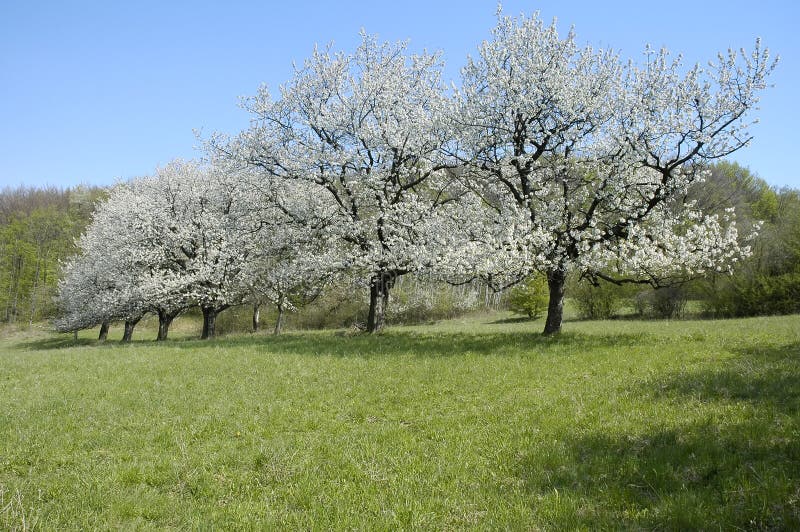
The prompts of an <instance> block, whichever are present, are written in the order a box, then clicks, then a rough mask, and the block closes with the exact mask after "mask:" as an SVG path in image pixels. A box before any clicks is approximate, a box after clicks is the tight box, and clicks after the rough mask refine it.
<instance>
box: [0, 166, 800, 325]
mask: <svg viewBox="0 0 800 532" xmlns="http://www.w3.org/2000/svg"><path fill="white" fill-rule="evenodd" d="M710 170H711V171H710V174H709V176H708V178H707V179H706V180H705V182H703V183H698V184H695V185H694V188H693V189H692V190H690V192H689V194H690V199H694V200H695V201H697V202H698V204H699V206H700V207H701V208H702V209H703V211H704V212H707V213H715V212H716V213H719V214H722V213H723V212H724V210H725V209H726V208H728V207H731V206H733V207H735V208H736V215H737V225H738V227H739V229H740V234H742V235H747V234H749V233H750V232H751V231H752V228H753V227H754V226H760V227H759V228H758V236H757V237H756V238H755V239H754V240H753V241H751V242H749V245H750V247H751V248H752V255H751V256H750V257H749V258H748V259H746V260H744V261H743V262H742V263H740V264H739V265H738V267H737V268H736V270H735V272H734V274H733V275H721V274H713V275H709V276H707V277H704V278H701V279H695V280H693V281H691V282H689V283H685V284H682V285H679V286H676V287H670V288H665V289H658V290H649V289H647V288H646V287H630V286H627V287H616V286H609V285H605V286H604V285H601V286H599V287H592V286H589V285H583V286H579V287H576V289H575V290H574V291H573V292H572V293H573V294H574V297H575V299H576V302H577V303H578V308H579V309H581V311H582V313H583V314H584V315H585V316H586V317H595V318H603V317H611V316H613V315H614V313H615V309H619V308H620V307H621V306H630V305H633V306H634V307H635V308H636V309H637V311H639V312H640V313H641V314H642V315H649V316H654V317H674V316H677V315H680V313H681V312H682V311H683V309H684V303H685V301H686V300H687V299H692V300H698V301H700V302H701V304H702V306H701V309H702V312H703V313H704V314H706V315H708V316H712V317H735V316H753V315H763V314H786V313H797V312H800V190H797V189H791V188H782V189H777V188H775V187H771V186H769V184H768V183H767V182H766V181H764V180H763V179H761V178H759V177H757V176H756V175H755V174H753V173H752V172H751V171H750V170H748V169H747V168H744V167H742V166H740V165H738V164H736V163H729V162H718V163H716V164H715V165H713V166H712V167H711V168H710ZM104 195H105V190H104V189H103V188H100V187H86V186H79V187H75V188H70V189H59V188H44V189H40V188H28V187H19V188H5V189H3V190H2V191H0V321H2V322H6V323H33V322H37V321H42V320H47V319H50V318H52V317H54V316H55V315H56V311H57V309H56V308H55V306H54V301H53V296H54V295H55V293H56V288H57V285H58V279H59V275H60V264H61V263H62V261H63V260H64V259H65V258H67V257H69V256H70V255H72V254H73V253H74V251H75V249H74V241H75V238H77V237H78V236H79V235H80V234H81V233H82V232H83V231H84V229H85V228H86V226H87V225H88V223H89V222H90V221H91V216H92V211H93V209H94V206H95V204H96V202H97V201H98V200H99V199H101V198H103V197H104ZM573 282H577V280H573ZM417 284H419V283H412V284H410V285H409V290H411V291H410V292H409V293H408V294H406V293H405V292H408V291H409V290H404V289H402V288H401V290H399V291H398V292H397V294H396V296H395V302H396V308H395V309H393V310H395V311H398V312H399V313H400V314H401V315H402V314H403V312H408V311H409V309H412V308H413V309H416V311H415V312H413V318H412V316H411V315H410V316H408V317H407V319H412V320H425V319H431V318H435V317H436V316H440V315H451V314H452V312H450V311H447V309H442V308H439V307H441V306H442V304H444V303H442V304H439V303H441V302H437V304H436V305H433V304H426V305H423V307H424V308H428V307H430V308H431V309H434V308H435V312H434V311H433V310H431V311H430V312H431V316H426V315H425V314H426V312H424V311H420V309H418V308H417V304H416V301H415V298H416V297H417V295H416V290H414V289H413V288H412V287H414V286H416V285H417ZM424 284H425V283H423V285H424ZM443 288H444V287H443ZM425 292H426V294H428V298H430V294H432V293H433V292H430V289H426V291H425ZM451 292H452V294H451ZM461 292H463V289H462V290H461ZM461 292H459V294H461ZM480 292H481V291H480V290H479V291H478V292H477V293H480ZM442 294H446V295H447V297H445V296H442V297H441V298H439V299H442V301H444V302H445V303H446V302H447V301H450V304H451V305H452V306H453V309H451V310H453V311H455V310H458V309H461V310H464V309H467V307H470V308H471V307H472V305H464V304H463V302H459V301H457V300H458V299H459V298H463V297H465V296H464V295H463V294H461V295H458V294H456V293H455V292H454V291H453V290H449V289H447V290H444V292H442ZM472 296H474V294H472ZM472 296H470V297H472ZM409 298H410V299H409ZM327 299H330V298H327ZM327 299H326V298H322V299H321V300H320V302H319V303H318V306H319V305H322V304H323V303H322V302H323V301H327ZM467 299H469V298H467ZM357 306H358V307H359V308H360V307H361V306H362V305H357ZM313 307H314V305H313V304H312V305H311V308H309V309H308V310H307V311H306V312H307V313H308V312H310V313H311V315H314V312H315V310H314V308H313ZM423 310H424V309H423ZM434 314H435V315H436V316H434ZM400 321H406V320H400Z"/></svg>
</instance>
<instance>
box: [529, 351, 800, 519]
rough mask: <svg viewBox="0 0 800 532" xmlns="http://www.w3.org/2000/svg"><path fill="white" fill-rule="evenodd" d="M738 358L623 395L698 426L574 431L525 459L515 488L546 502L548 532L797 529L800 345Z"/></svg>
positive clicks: (741, 353) (739, 353) (651, 381)
mask: <svg viewBox="0 0 800 532" xmlns="http://www.w3.org/2000/svg"><path fill="white" fill-rule="evenodd" d="M734 352H735V354H736V355H737V356H736V357H735V358H734V359H732V360H725V362H724V365H722V364H720V365H719V366H718V367H715V366H712V367H708V366H706V367H704V368H701V369H694V368H689V369H686V370H681V371H679V372H675V373H672V374H667V375H664V376H662V377H657V378H655V379H648V380H647V381H644V382H638V383H633V384H632V385H631V386H630V391H631V395H632V396H634V397H642V401H643V403H645V402H648V401H650V402H652V401H655V402H662V401H663V402H667V403H668V404H669V407H668V408H669V409H670V410H672V411H674V412H681V411H682V410H684V409H686V410H687V411H692V412H694V413H695V414H694V419H697V418H698V417H699V416H698V415H697V412H702V411H704V410H705V411H706V412H707V413H706V420H705V421H702V422H687V423H684V424H681V425H680V426H678V427H667V428H655V429H653V428H652V427H653V425H659V424H660V420H658V419H655V420H653V421H652V422H651V423H649V424H648V427H643V428H642V430H641V431H638V430H634V431H632V432H629V433H626V434H605V433H602V432H594V433H591V434H588V435H587V434H586V433H585V432H579V431H577V430H576V431H574V434H568V435H566V436H564V435H563V434H559V435H558V436H555V437H554V438H553V439H554V440H559V441H562V442H566V443H563V444H561V446H560V447H558V446H554V449H548V450H545V452H542V448H537V449H534V450H531V451H529V452H527V453H523V458H522V459H521V460H520V461H519V463H518V467H519V476H520V478H521V479H522V481H523V483H524V485H525V487H526V489H527V490H528V492H529V493H530V496H531V498H532V499H533V500H537V501H542V500H544V501H545V502H548V501H549V504H544V505H540V506H541V507H543V508H544V509H545V510H544V512H545V514H546V515H545V518H546V519H547V520H548V521H549V524H550V525H551V526H553V528H594V527H598V525H599V526H600V527H607V528H620V527H621V528H644V529H670V530H671V529H705V528H708V529H710V528H715V529H716V528H719V529H737V528H742V529H793V530H798V529H800V487H799V486H800V439H798V438H797V434H798V430H800V419H799V418H798V416H800V343H791V344H786V345H781V346H763V347H743V348H740V349H738V350H734ZM741 406H745V407H744V408H741ZM700 417H701V416H700ZM666 423H669V421H668V420H666V419H665V420H663V421H661V424H666ZM554 494H559V496H560V497H561V498H560V499H558V500H556V501H554V500H553V496H554ZM534 510H535V508H534Z"/></svg>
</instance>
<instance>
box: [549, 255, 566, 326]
mask: <svg viewBox="0 0 800 532" xmlns="http://www.w3.org/2000/svg"><path fill="white" fill-rule="evenodd" d="M566 281H567V272H566V271H564V270H561V269H557V270H550V271H549V272H547V287H548V288H549V289H550V301H549V302H548V304H547V320H546V321H545V323H544V334H545V335H551V334H558V333H560V332H561V320H562V318H563V316H564V285H565V284H566Z"/></svg>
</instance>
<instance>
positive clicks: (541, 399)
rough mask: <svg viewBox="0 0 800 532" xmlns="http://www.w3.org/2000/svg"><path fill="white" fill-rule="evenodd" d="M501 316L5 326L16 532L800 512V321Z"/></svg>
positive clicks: (706, 521) (1, 411) (0, 452)
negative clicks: (354, 328)
mask: <svg viewBox="0 0 800 532" xmlns="http://www.w3.org/2000/svg"><path fill="white" fill-rule="evenodd" d="M499 317H503V316H489V317H486V316H484V317H474V318H470V319H464V320H455V321H450V322H443V323H441V324H438V325H432V326H424V327H422V326H421V327H402V328H401V327H398V328H391V329H390V330H388V331H387V332H386V333H385V334H382V335H380V336H377V337H368V336H361V335H357V336H352V335H349V334H347V333H344V332H336V331H325V332H295V333H290V334H287V335H285V336H282V337H278V338H273V337H270V336H260V335H241V336H230V337H225V338H221V339H218V340H214V341H211V342H200V341H197V340H190V339H185V338H184V339H182V338H181V336H182V333H181V329H180V328H179V329H177V330H176V332H174V333H173V336H175V337H176V339H175V340H170V341H169V342H167V343H166V344H163V345H158V344H155V343H154V342H152V341H144V340H140V341H136V342H134V343H133V344H132V345H120V344H118V343H116V342H110V343H107V344H105V345H96V344H95V343H94V342H93V341H92V340H91V339H90V338H91V335H93V334H95V332H94V331H88V332H86V335H85V337H84V336H82V337H81V338H80V339H79V340H78V342H77V343H76V342H74V341H73V340H72V338H71V337H70V336H55V335H49V334H47V333H43V332H40V333H36V332H27V333H26V332H22V333H15V334H11V335H7V337H6V338H5V339H2V340H0V406H2V408H0V529H6V528H10V529H14V528H21V529H24V528H40V529H112V528H113V529H118V528H122V529H142V528H144V529H147V528H158V529H163V528H181V529H182V528H219V529H264V528H266V529H270V528H293V529H297V528H300V529H331V528H333V529H345V528H347V529H351V528H357V529H369V530H371V529H397V528H405V529H410V528H429V529H463V528H511V529H540V528H541V529H573V528H584V529H598V528H615V529H616V528H634V529H639V528H645V529H696V528H704V529H735V528H743V529H762V528H763V529H767V528H769V529H797V528H798V527H800V316H787V317H775V318H757V319H747V320H729V321H671V322H655V321H653V322H640V321H630V320H619V321H609V322H568V323H566V324H565V327H564V329H565V332H564V333H563V334H562V335H561V336H560V337H557V338H543V337H542V336H540V335H539V331H540V330H541V327H542V325H541V322H534V323H526V322H513V321H510V320H505V321H503V320H498V318H499ZM190 329H191V327H188V326H187V328H186V329H185V330H186V331H189V330H190ZM116 332H117V331H115V332H114V333H112V336H113V335H114V334H116ZM186 334H189V333H186ZM186 334H183V336H185V335H186ZM117 336H119V335H118V334H117ZM115 337H116V336H115ZM144 337H148V338H149V337H150V334H149V332H146V331H145V332H138V333H137V338H144Z"/></svg>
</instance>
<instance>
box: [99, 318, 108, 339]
mask: <svg viewBox="0 0 800 532" xmlns="http://www.w3.org/2000/svg"><path fill="white" fill-rule="evenodd" d="M108 328H109V323H108V322H107V321H104V322H103V323H101V324H100V334H99V335H98V336H97V341H99V342H105V341H106V340H107V339H108Z"/></svg>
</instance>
